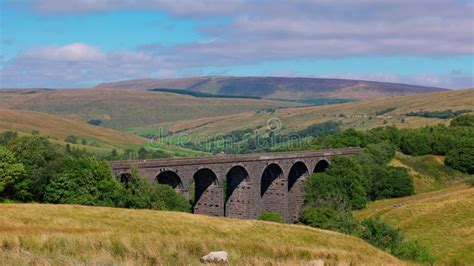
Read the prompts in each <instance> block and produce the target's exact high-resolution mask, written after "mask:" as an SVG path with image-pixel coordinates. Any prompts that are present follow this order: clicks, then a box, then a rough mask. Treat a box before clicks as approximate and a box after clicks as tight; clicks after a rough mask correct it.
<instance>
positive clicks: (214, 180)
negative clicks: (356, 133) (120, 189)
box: [110, 148, 361, 222]
mask: <svg viewBox="0 0 474 266" xmlns="http://www.w3.org/2000/svg"><path fill="white" fill-rule="evenodd" d="M360 150H361V149H360V148H345V149H331V150H320V151H311V152H275V153H259V154H246V155H218V156H214V157H196V158H173V159H152V160H133V161H132V160H130V161H111V162H110V164H111V166H112V171H113V174H114V175H115V176H116V177H117V178H118V179H119V180H121V181H125V180H127V179H128V178H129V177H130V171H131V167H132V166H133V165H135V166H136V167H137V168H138V174H139V176H143V177H146V178H147V180H148V182H158V183H160V184H166V185H169V186H171V187H173V188H174V189H175V190H176V191H178V192H179V193H181V194H182V195H183V196H184V197H185V198H188V199H189V198H191V199H193V200H192V202H194V204H193V211H194V213H198V214H205V215H212V216H225V217H232V218H241V219H256V218H257V217H258V216H259V215H260V214H261V213H263V212H266V211H271V212H275V213H278V214H280V215H281V216H282V217H284V218H285V219H286V221H287V222H295V221H296V220H297V218H298V215H299V212H300V211H301V207H302V205H303V183H304V181H305V180H306V179H307V178H308V176H309V175H311V174H312V173H315V172H322V171H324V170H325V169H326V168H327V167H328V166H329V164H330V163H331V158H332V157H334V156H345V155H353V154H357V153H359V152H360Z"/></svg>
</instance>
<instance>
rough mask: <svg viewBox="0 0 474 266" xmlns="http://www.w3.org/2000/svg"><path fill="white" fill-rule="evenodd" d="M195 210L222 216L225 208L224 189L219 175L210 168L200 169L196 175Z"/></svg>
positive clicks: (194, 178) (200, 212) (194, 176)
mask: <svg viewBox="0 0 474 266" xmlns="http://www.w3.org/2000/svg"><path fill="white" fill-rule="evenodd" d="M193 180H194V199H193V212H194V213H199V214H206V215H213V216H221V215H222V212H223V211H222V210H223V206H222V205H223V204H222V203H223V202H222V201H223V200H222V190H221V189H220V187H219V183H218V179H217V175H216V174H215V173H214V171H212V170H211V169H209V168H202V169H199V170H198V171H197V172H196V173H195V174H194V175H193Z"/></svg>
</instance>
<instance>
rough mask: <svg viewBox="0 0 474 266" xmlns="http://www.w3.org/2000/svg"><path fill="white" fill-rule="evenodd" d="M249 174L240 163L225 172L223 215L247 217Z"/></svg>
mask: <svg viewBox="0 0 474 266" xmlns="http://www.w3.org/2000/svg"><path fill="white" fill-rule="evenodd" d="M248 179H249V174H248V172H247V170H246V169H245V168H244V167H243V166H240V165H237V166H234V167H232V168H231V169H230V170H229V171H228V172H227V174H226V184H225V185H224V187H225V193H224V195H225V199H224V202H225V208H224V215H225V216H226V217H233V218H243V219H245V218H249V217H248V216H249V214H248V206H249V203H250V186H249V185H248Z"/></svg>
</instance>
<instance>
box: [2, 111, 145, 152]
mask: <svg viewBox="0 0 474 266" xmlns="http://www.w3.org/2000/svg"><path fill="white" fill-rule="evenodd" d="M8 130H9V131H17V132H19V133H24V134H31V133H32V132H33V131H37V132H38V133H39V134H40V135H43V136H48V137H49V138H50V139H52V140H56V141H58V142H60V143H61V142H63V141H64V139H65V138H66V137H67V136H69V135H74V136H77V137H79V138H80V139H85V140H86V141H87V142H88V145H80V144H77V145H73V146H77V147H84V148H87V149H89V150H97V151H101V150H104V149H105V150H107V151H110V150H111V149H112V148H118V149H120V148H127V147H133V146H141V145H143V144H144V143H145V142H146V140H145V139H144V138H141V137H138V136H136V135H133V134H127V133H123V132H120V131H116V130H114V129H110V128H103V127H97V126H93V125H89V124H87V123H85V122H81V121H76V120H71V119H67V118H64V117H60V116H56V115H50V114H45V113H39V112H32V111H25V110H12V109H0V132H2V131H8ZM79 143H80V141H79ZM91 144H94V145H92V146H91Z"/></svg>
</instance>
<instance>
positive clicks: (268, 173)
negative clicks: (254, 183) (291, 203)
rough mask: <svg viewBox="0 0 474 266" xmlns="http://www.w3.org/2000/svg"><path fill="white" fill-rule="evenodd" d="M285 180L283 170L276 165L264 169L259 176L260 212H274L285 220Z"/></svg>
mask: <svg viewBox="0 0 474 266" xmlns="http://www.w3.org/2000/svg"><path fill="white" fill-rule="evenodd" d="M286 187H287V180H286V179H285V178H284V174H283V169H282V168H281V167H280V166H279V165H278V164H276V163H271V164H269V165H267V166H266V167H265V169H264V170H263V173H262V176H261V183H260V201H261V212H267V211H271V212H275V213H278V214H280V215H281V216H282V217H283V218H285V219H286V218H287V214H288V205H287V204H286V203H287V190H286Z"/></svg>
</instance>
